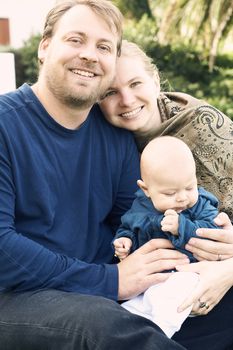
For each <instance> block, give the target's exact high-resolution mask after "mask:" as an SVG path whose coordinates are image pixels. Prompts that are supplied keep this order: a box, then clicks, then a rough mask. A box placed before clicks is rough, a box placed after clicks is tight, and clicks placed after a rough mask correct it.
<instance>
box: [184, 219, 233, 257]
mask: <svg viewBox="0 0 233 350" xmlns="http://www.w3.org/2000/svg"><path fill="white" fill-rule="evenodd" d="M215 223H216V224H217V225H219V226H221V227H222V229H208V228H201V229H198V230H197V231H196V233H197V236H199V237H201V238H207V239H199V238H191V239H190V240H189V242H188V244H186V246H185V248H186V249H187V250H189V251H190V252H191V253H192V254H193V256H194V257H195V258H196V259H197V260H199V261H202V260H212V261H213V260H215V261H216V260H225V259H229V258H231V257H233V226H232V224H231V221H230V219H229V217H228V216H227V214H225V213H220V214H219V215H218V216H217V217H216V219H215Z"/></svg>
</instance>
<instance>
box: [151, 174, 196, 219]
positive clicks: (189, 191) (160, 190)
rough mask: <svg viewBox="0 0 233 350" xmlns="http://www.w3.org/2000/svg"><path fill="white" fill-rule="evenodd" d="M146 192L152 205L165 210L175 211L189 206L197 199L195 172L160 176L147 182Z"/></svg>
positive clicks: (180, 210)
mask: <svg viewBox="0 0 233 350" xmlns="http://www.w3.org/2000/svg"><path fill="white" fill-rule="evenodd" d="M148 194H149V197H150V199H151V200H152V202H153V205H154V207H155V208H156V209H157V210H159V211H161V212H165V211H166V210H167V209H173V210H175V211H176V212H177V213H180V212H182V211H183V210H185V209H187V208H191V207H192V206H194V204H196V202H197V200H198V188H197V179H196V175H195V173H193V172H192V173H191V174H186V175H185V174H180V175H179V176H174V175H173V176H172V174H169V176H166V181H165V178H164V176H160V178H157V179H156V181H155V179H154V180H153V181H151V182H150V183H149V186H148Z"/></svg>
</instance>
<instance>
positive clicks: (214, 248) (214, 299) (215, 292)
mask: <svg viewBox="0 0 233 350" xmlns="http://www.w3.org/2000/svg"><path fill="white" fill-rule="evenodd" d="M215 222H216V223H217V224H218V225H219V226H222V229H199V230H197V234H198V235H199V236H200V237H203V238H207V239H210V240H203V239H199V238H191V239H190V241H189V243H188V244H187V245H186V249H188V250H189V251H191V252H192V253H193V254H194V256H195V257H196V258H197V259H198V260H203V261H200V262H198V263H193V264H190V265H189V266H181V265H179V266H177V267H176V268H177V270H178V271H189V272H191V271H192V272H196V273H198V274H199V276H200V282H199V283H198V285H197V287H196V288H195V290H194V291H193V293H192V294H191V295H190V296H189V298H187V299H186V300H185V301H184V303H183V304H182V305H180V308H179V310H180V311H182V310H184V309H185V308H187V307H188V306H190V305H192V304H193V309H192V312H193V313H195V314H199V315H204V314H207V313H208V312H209V311H210V310H212V309H213V308H214V307H215V305H217V304H218V303H219V302H220V300H221V299H222V298H223V296H224V295H225V294H226V293H227V291H228V290H229V289H230V288H231V287H232V286H233V274H232V271H233V226H232V224H231V222H230V219H229V218H228V216H227V215H226V214H225V213H220V214H219V215H218V216H217V218H216V220H215ZM211 239H212V241H211ZM213 240H214V241H213ZM204 260H205V261H204ZM206 260H210V261H206ZM211 260H212V261H211ZM220 260H221V261H220ZM201 302H202V303H205V305H207V307H202V308H200V303H201Z"/></svg>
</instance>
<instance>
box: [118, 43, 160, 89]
mask: <svg viewBox="0 0 233 350" xmlns="http://www.w3.org/2000/svg"><path fill="white" fill-rule="evenodd" d="M121 56H126V57H137V58H140V59H141V61H142V62H143V64H144V67H145V70H146V71H147V72H148V74H149V75H151V76H152V77H153V78H154V80H155V82H156V83H157V84H158V85H160V76H159V70H158V68H157V66H156V65H155V64H154V62H153V59H152V58H151V57H149V56H147V54H146V53H145V52H144V51H143V50H142V49H141V48H140V47H139V46H138V45H137V44H135V43H133V42H132V41H128V40H125V39H124V40H123V41H122V45H121Z"/></svg>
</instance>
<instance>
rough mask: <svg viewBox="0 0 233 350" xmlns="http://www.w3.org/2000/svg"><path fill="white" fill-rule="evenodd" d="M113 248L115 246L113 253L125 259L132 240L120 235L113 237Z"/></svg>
mask: <svg viewBox="0 0 233 350" xmlns="http://www.w3.org/2000/svg"><path fill="white" fill-rule="evenodd" d="M113 245H114V248H115V255H116V256H117V257H118V258H119V259H120V260H123V259H125V258H126V257H127V256H128V255H129V252H130V248H131V246H132V241H131V239H130V238H127V237H121V238H117V239H115V241H114V242H113Z"/></svg>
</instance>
